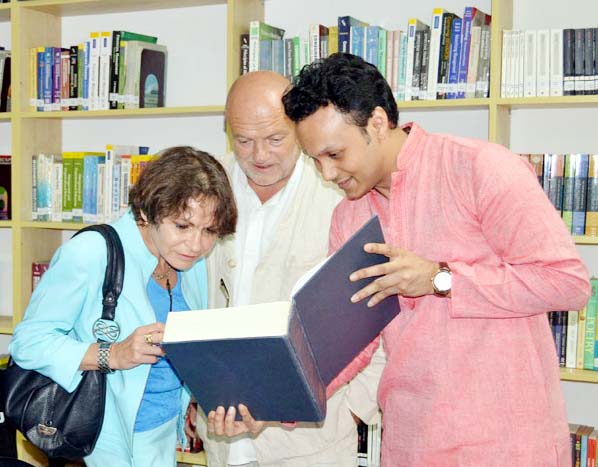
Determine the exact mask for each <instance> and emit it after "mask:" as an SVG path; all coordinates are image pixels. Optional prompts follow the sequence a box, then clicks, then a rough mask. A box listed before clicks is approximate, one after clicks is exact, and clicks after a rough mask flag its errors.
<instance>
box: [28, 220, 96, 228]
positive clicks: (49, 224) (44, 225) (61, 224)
mask: <svg viewBox="0 0 598 467" xmlns="http://www.w3.org/2000/svg"><path fill="white" fill-rule="evenodd" d="M88 225H90V224H84V223H82V222H38V221H26V222H22V223H21V227H25V228H30V229H53V230H79V229H82V228H83V227H87V226H88Z"/></svg>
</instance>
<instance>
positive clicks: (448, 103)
mask: <svg viewBox="0 0 598 467" xmlns="http://www.w3.org/2000/svg"><path fill="white" fill-rule="evenodd" d="M490 104H491V100H490V99H438V100H429V101H428V100H418V101H399V102H397V106H398V107H399V110H401V109H446V108H448V109H454V108H458V109H459V108H481V109H484V108H488V107H489V106H490Z"/></svg>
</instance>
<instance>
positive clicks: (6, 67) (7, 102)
mask: <svg viewBox="0 0 598 467" xmlns="http://www.w3.org/2000/svg"><path fill="white" fill-rule="evenodd" d="M10 63H11V55H10V51H9V50H0V112H10V110H11V92H10V90H11V86H10V85H11V78H10V70H11V66H10Z"/></svg>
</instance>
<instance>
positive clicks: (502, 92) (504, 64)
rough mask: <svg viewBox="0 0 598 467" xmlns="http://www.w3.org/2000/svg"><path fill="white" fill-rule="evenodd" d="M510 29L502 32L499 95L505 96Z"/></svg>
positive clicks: (508, 65)
mask: <svg viewBox="0 0 598 467" xmlns="http://www.w3.org/2000/svg"><path fill="white" fill-rule="evenodd" d="M511 33H512V31H511V30H504V31H503V32H502V56H501V59H502V66H501V70H500V97H508V96H507V78H508V76H509V67H510V65H511V63H510V61H509V52H510V49H511V37H512V34H511Z"/></svg>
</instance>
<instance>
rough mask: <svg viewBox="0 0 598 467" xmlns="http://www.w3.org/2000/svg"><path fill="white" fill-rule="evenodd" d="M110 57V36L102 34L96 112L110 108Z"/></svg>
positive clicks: (109, 34) (107, 33) (105, 33)
mask: <svg viewBox="0 0 598 467" xmlns="http://www.w3.org/2000/svg"><path fill="white" fill-rule="evenodd" d="M111 56H112V34H111V33H110V32H102V34H101V36H100V61H99V81H98V107H97V108H98V110H108V109H109V108H110V103H109V100H108V99H109V95H110V58H111Z"/></svg>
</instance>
